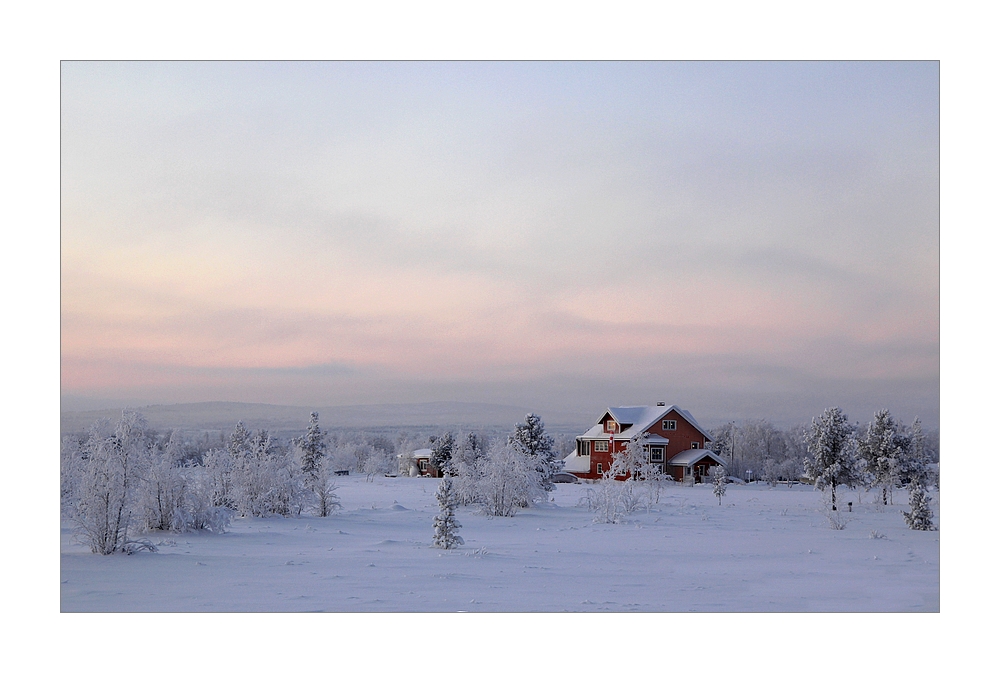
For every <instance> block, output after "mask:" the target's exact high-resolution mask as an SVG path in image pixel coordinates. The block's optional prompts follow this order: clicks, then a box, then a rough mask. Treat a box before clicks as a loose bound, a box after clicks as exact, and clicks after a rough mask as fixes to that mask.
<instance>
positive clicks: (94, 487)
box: [61, 410, 340, 555]
mask: <svg viewBox="0 0 1000 675" xmlns="http://www.w3.org/2000/svg"><path fill="white" fill-rule="evenodd" d="M325 450H326V442H325V433H324V432H323V431H321V430H320V428H319V416H318V415H317V414H316V413H313V414H312V417H311V420H310V424H309V430H308V431H307V433H306V434H305V435H304V436H302V437H299V438H296V439H294V440H293V441H292V443H291V444H283V443H276V442H274V439H273V438H272V437H271V435H270V434H269V433H268V431H267V430H264V429H262V430H259V431H257V432H255V433H251V432H250V430H249V429H247V428H246V426H245V425H244V424H243V422H242V421H241V422H238V423H237V424H236V427H235V429H234V430H233V432H232V433H231V434H230V436H229V439H228V442H227V443H226V444H225V447H222V448H213V449H210V450H208V451H206V452H204V453H203V454H202V455H201V458H200V459H201V461H197V460H196V459H193V458H192V456H191V453H190V452H189V448H185V444H184V443H183V441H182V440H181V439H180V436H179V435H178V434H177V433H176V432H173V433H171V434H170V435H169V436H168V437H167V438H166V441H165V442H163V438H162V437H158V436H157V434H155V433H154V432H151V431H150V430H149V429H148V427H147V424H146V421H145V419H143V417H142V415H140V414H139V413H138V412H136V411H134V410H125V411H123V412H122V417H121V419H120V420H119V421H118V423H117V424H115V425H114V426H112V424H111V422H110V421H109V420H107V419H101V420H98V421H97V422H95V423H94V425H93V426H92V427H91V428H90V430H89V431H88V432H87V433H86V434H84V435H83V436H80V437H76V438H74V437H66V438H64V441H63V450H62V466H61V474H62V475H61V492H62V504H63V509H64V512H65V513H66V514H67V515H68V516H70V517H71V518H73V519H74V521H75V522H76V523H77V526H78V530H79V532H80V534H81V535H82V536H83V538H84V539H85V540H86V541H87V543H88V544H89V545H90V547H91V550H93V551H94V552H95V553H102V554H105V555H107V554H110V553H115V552H119V551H124V552H132V551H134V550H136V549H137V548H141V547H146V548H153V546H152V544H150V543H149V542H148V541H145V540H141V539H134V538H133V535H134V534H136V533H142V532H152V531H158V530H159V531H167V530H169V531H189V530H200V529H204V530H211V531H213V532H222V531H224V530H225V528H226V527H228V525H229V522H230V520H231V518H232V517H233V516H234V515H240V516H269V515H281V516H293V515H298V514H301V513H302V512H303V511H304V510H305V509H315V512H316V513H317V515H320V516H327V515H329V514H331V513H332V512H333V511H335V510H336V509H337V508H338V507H339V506H340V503H339V500H338V499H337V496H336V492H335V490H336V487H335V485H334V481H333V478H332V476H333V471H332V469H331V463H330V460H329V458H328V457H327V456H326V454H325Z"/></svg>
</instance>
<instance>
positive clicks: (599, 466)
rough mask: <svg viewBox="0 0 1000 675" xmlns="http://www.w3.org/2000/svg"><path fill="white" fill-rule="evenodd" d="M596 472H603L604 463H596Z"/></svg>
mask: <svg viewBox="0 0 1000 675" xmlns="http://www.w3.org/2000/svg"><path fill="white" fill-rule="evenodd" d="M597 473H604V465H603V464H601V463H600V462H598V463H597Z"/></svg>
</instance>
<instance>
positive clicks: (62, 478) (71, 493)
mask: <svg viewBox="0 0 1000 675" xmlns="http://www.w3.org/2000/svg"><path fill="white" fill-rule="evenodd" d="M82 449H83V443H82V439H80V438H78V437H76V436H63V438H62V441H61V444H60V452H59V504H60V511H61V513H62V514H63V515H65V516H69V517H72V515H73V511H74V509H75V508H76V502H77V498H78V496H79V492H80V476H81V475H82V473H83V465H84V462H83V452H82Z"/></svg>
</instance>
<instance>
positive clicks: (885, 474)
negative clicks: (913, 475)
mask: <svg viewBox="0 0 1000 675" xmlns="http://www.w3.org/2000/svg"><path fill="white" fill-rule="evenodd" d="M901 440H902V437H901V435H900V433H899V426H898V425H897V424H896V421H895V420H894V419H893V418H892V415H891V414H890V413H889V411H888V410H885V409H883V410H879V411H878V412H876V413H875V419H873V420H872V421H871V422H869V423H868V426H867V427H866V428H865V432H864V434H862V435H861V438H860V439H858V454H859V455H860V458H861V460H862V461H863V462H864V471H865V474H866V478H867V483H868V485H869V486H870V487H875V488H881V490H882V504H883V505H887V504H888V503H889V491H890V490H891V489H892V487H893V485H894V484H895V483H896V480H897V472H898V463H899V454H900V443H901Z"/></svg>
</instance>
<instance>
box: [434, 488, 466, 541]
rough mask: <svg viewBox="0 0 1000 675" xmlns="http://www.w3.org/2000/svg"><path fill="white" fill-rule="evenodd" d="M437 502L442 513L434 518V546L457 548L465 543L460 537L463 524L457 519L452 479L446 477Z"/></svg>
mask: <svg viewBox="0 0 1000 675" xmlns="http://www.w3.org/2000/svg"><path fill="white" fill-rule="evenodd" d="M435 496H436V497H437V502H438V506H439V507H440V510H441V512H440V513H439V514H438V515H436V516H434V545H435V546H436V547H438V548H455V547H456V546H459V545H461V544H464V543H465V541H464V540H463V539H462V538H461V537H460V536H458V530H459V529H460V528H461V527H462V524H461V523H459V522H458V520H457V519H456V518H455V491H454V489H453V487H452V484H451V478H449V477H448V476H445V477H444V478H443V479H442V480H441V484H440V485H439V486H438V490H437V495H435Z"/></svg>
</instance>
